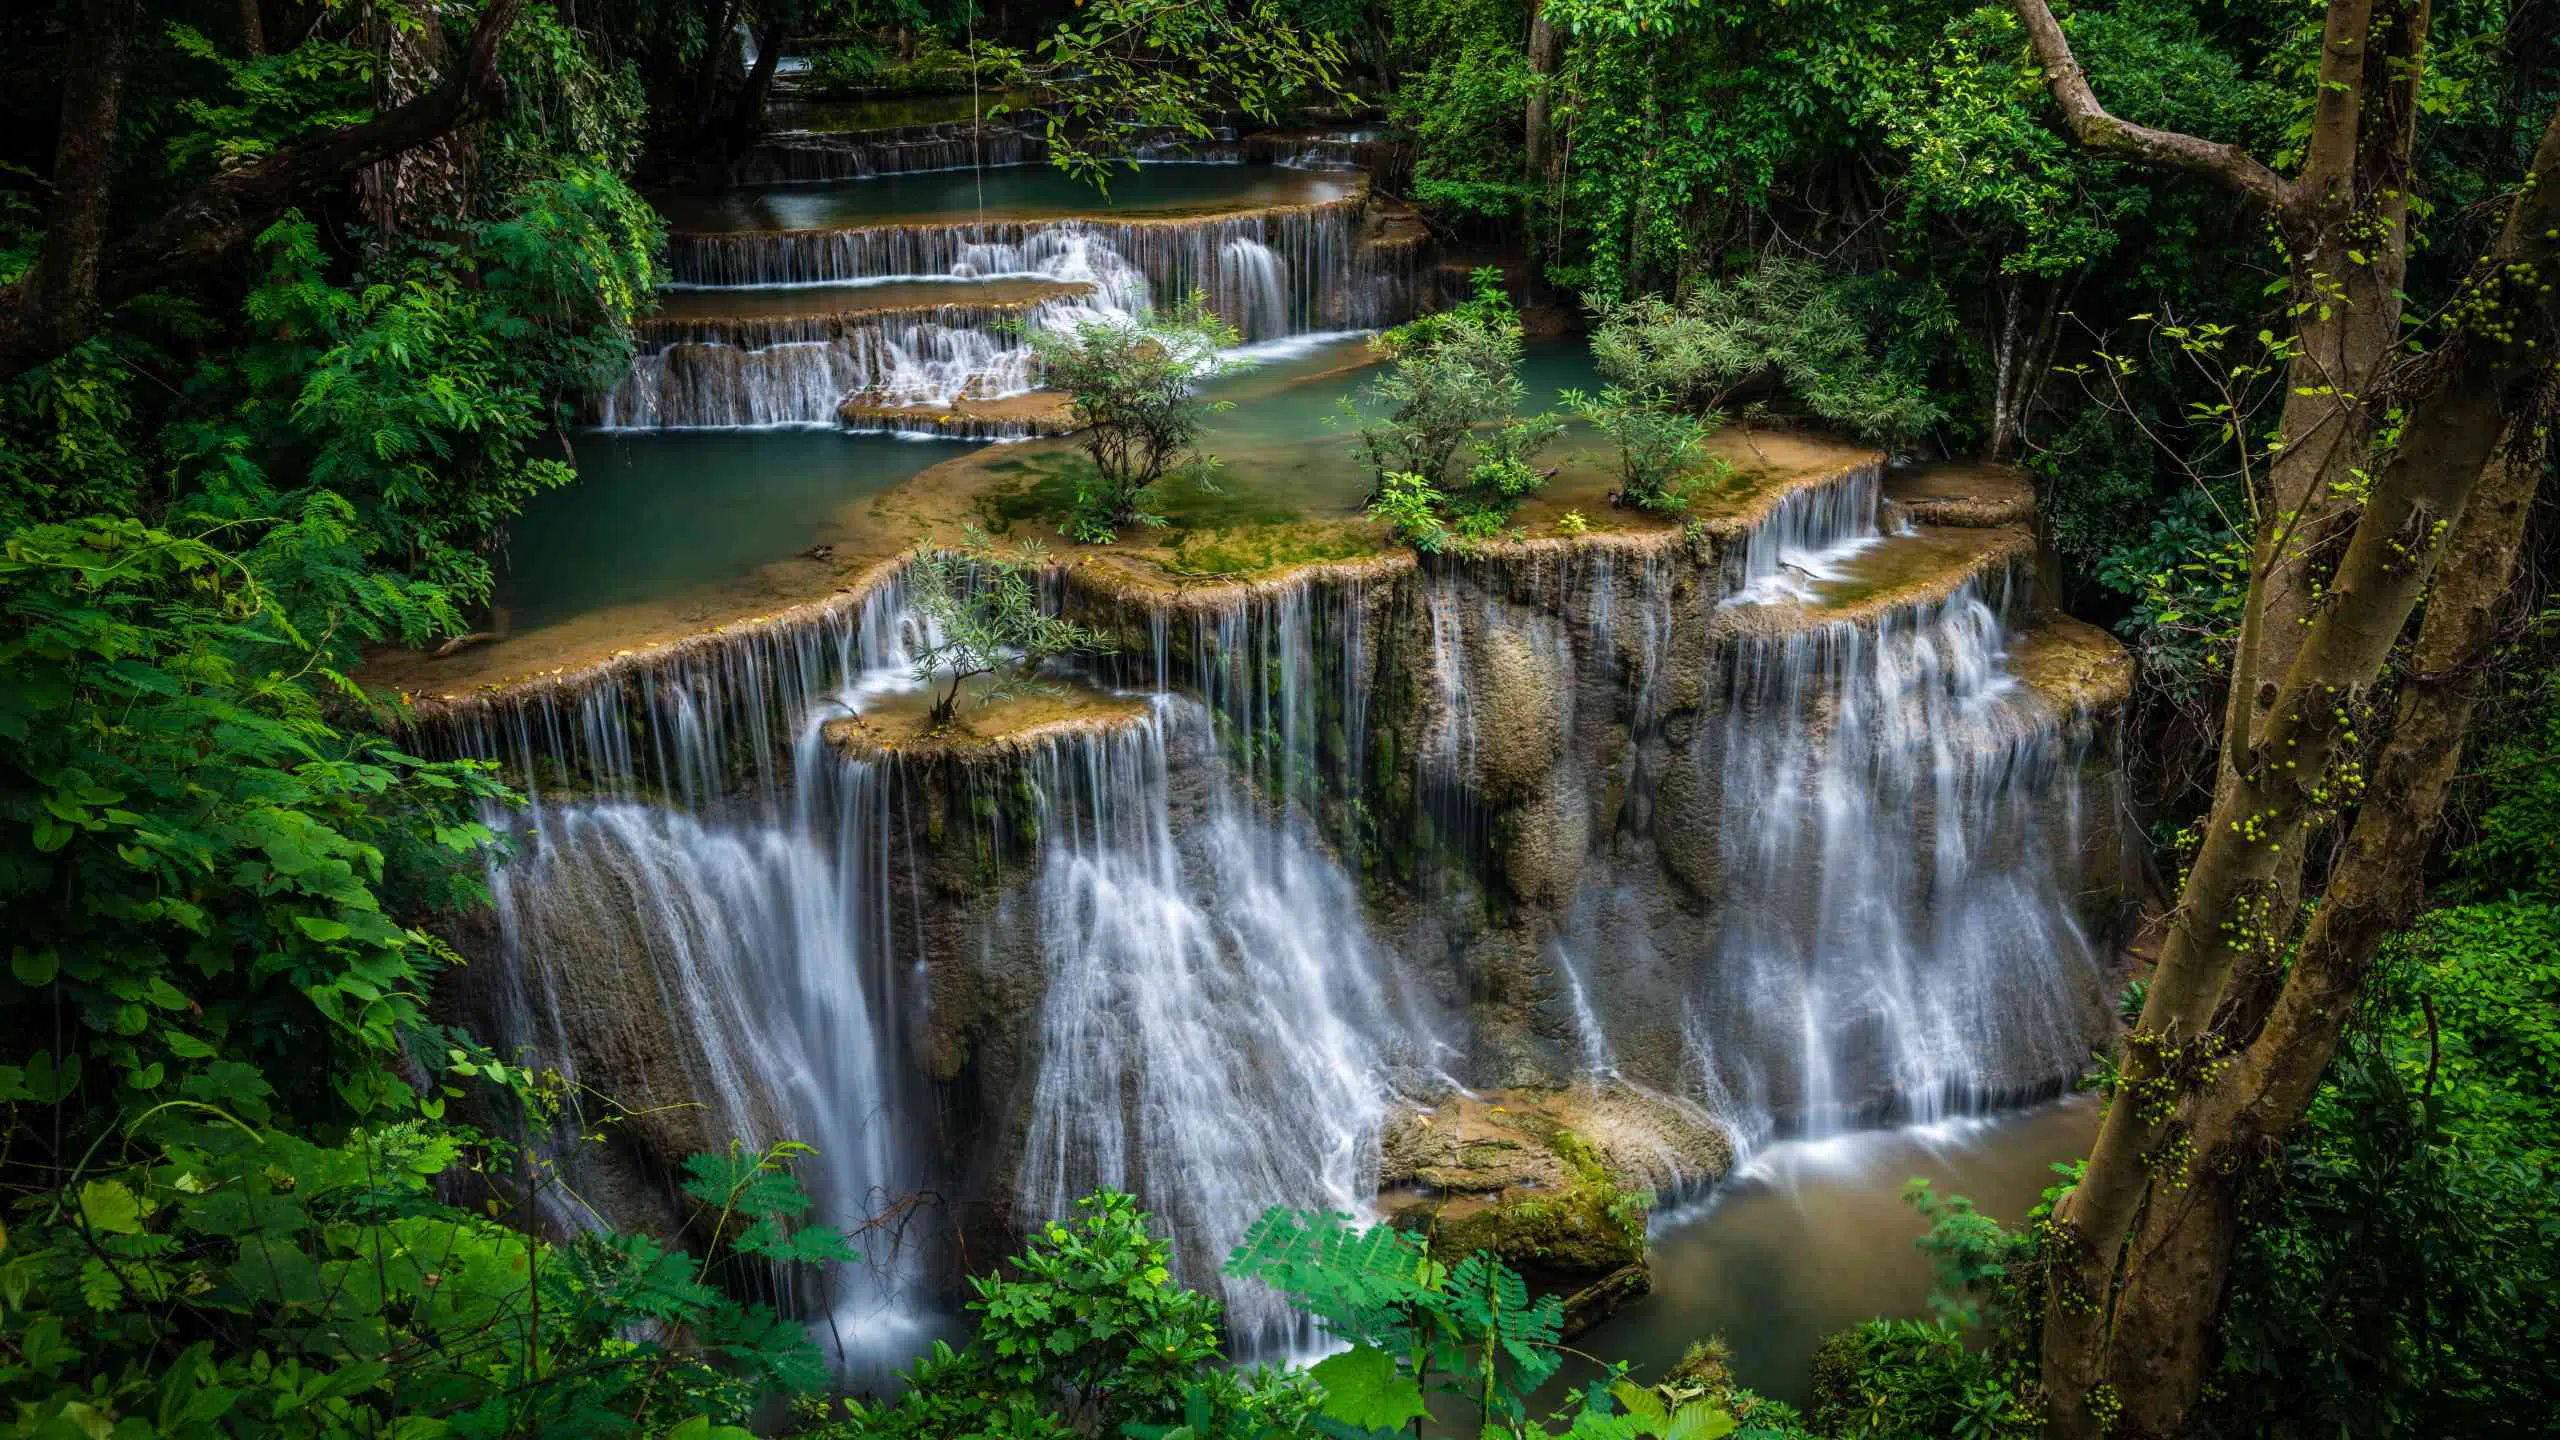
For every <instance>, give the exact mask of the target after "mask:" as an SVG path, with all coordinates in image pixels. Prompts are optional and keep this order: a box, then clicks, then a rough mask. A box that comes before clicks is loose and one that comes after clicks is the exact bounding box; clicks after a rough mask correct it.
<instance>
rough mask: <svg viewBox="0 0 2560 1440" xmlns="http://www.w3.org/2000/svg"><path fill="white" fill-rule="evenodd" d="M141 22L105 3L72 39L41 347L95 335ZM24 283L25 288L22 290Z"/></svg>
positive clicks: (132, 6)
mask: <svg viewBox="0 0 2560 1440" xmlns="http://www.w3.org/2000/svg"><path fill="white" fill-rule="evenodd" d="M141 21H142V7H141V6H140V5H139V4H137V3H135V0H107V3H105V4H101V5H98V6H96V7H95V8H94V9H92V10H91V11H90V12H89V15H88V17H87V23H85V24H81V25H78V26H76V27H75V28H74V29H73V30H72V33H71V54H70V62H69V63H70V68H69V70H68V72H67V73H66V74H65V75H64V76H63V82H62V132H61V134H59V135H57V136H56V137H55V138H54V147H53V204H52V206H51V208H50V209H48V210H47V211H46V213H45V226H44V239H43V241H42V242H41V243H40V244H39V245H38V247H37V250H36V263H35V269H34V271H33V273H32V277H31V278H32V279H33V281H34V318H33V324H32V325H31V326H30V327H29V328H30V330H31V331H32V332H33V336H34V338H35V341H36V343H37V344H39V345H41V346H42V347H43V348H45V349H46V350H49V351H62V350H67V349H69V348H70V347H72V346H73V345H76V344H78V343H79V342H80V340H81V339H82V338H83V337H84V336H86V335H88V334H89V332H90V331H92V330H94V329H95V328H97V323H98V310H99V300H98V267H99V262H100V257H101V254H102V252H103V251H104V249H105V246H106V232H107V189H108V184H109V182H110V181H112V180H113V179H114V178H115V167H116V124H117V118H118V116H119V115H120V114H121V113H122V111H123V107H124V77H125V69H126V67H127V65H128V64H129V63H130V62H131V60H132V57H133V33H134V31H135V29H136V28H137V27H138V26H139V25H140V24H141ZM21 283H22V284H23V283H24V282H23V281H22V282H21Z"/></svg>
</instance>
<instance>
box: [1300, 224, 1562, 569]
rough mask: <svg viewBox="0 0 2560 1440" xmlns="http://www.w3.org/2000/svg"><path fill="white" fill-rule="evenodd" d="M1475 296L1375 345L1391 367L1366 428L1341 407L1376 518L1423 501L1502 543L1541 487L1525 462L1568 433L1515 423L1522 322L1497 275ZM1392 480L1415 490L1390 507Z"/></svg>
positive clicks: (1377, 386) (1357, 414)
mask: <svg viewBox="0 0 2560 1440" xmlns="http://www.w3.org/2000/svg"><path fill="white" fill-rule="evenodd" d="M1475 287H1476V289H1475V295H1474V297H1473V298H1472V299H1470V300H1468V301H1467V302H1466V303H1464V304H1462V305H1460V306H1458V307H1457V308H1455V309H1453V310H1447V311H1443V312H1441V313H1439V314H1436V315H1426V316H1424V317H1423V318H1421V319H1419V320H1416V321H1413V322H1412V323H1410V324H1407V325H1402V326H1398V327H1397V328H1395V329H1393V330H1389V331H1387V332H1386V333H1385V334H1384V335H1381V336H1380V337H1379V338H1378V340H1377V342H1376V344H1377V348H1378V350H1379V352H1380V353H1381V354H1383V355H1386V356H1387V357H1388V358H1389V360H1390V362H1391V363H1390V364H1389V366H1388V369H1387V371H1386V373H1385V374H1383V375H1381V376H1379V377H1378V378H1377V379H1376V380H1373V381H1371V382H1370V383H1369V385H1368V386H1367V388H1366V389H1365V390H1364V391H1363V393H1362V399H1363V400H1364V401H1365V402H1366V408H1367V412H1368V414H1367V417H1366V418H1364V417H1363V414H1362V410H1361V408H1360V407H1355V406H1354V405H1352V404H1351V402H1350V401H1348V400H1346V401H1344V402H1343V412H1342V413H1343V418H1344V419H1345V420H1346V421H1347V422H1349V423H1352V424H1355V425H1357V426H1358V429H1359V436H1360V448H1361V451H1362V453H1363V454H1364V455H1366V456H1367V458H1368V461H1369V468H1370V472H1371V474H1372V476H1373V479H1372V481H1371V486H1370V495H1369V498H1370V503H1371V505H1372V507H1377V506H1380V505H1382V504H1383V505H1384V506H1385V507H1386V509H1387V510H1388V512H1390V513H1389V515H1388V518H1390V519H1391V520H1393V519H1394V512H1398V511H1399V510H1400V509H1403V508H1409V507H1410V506H1411V505H1412V504H1413V503H1414V502H1415V501H1416V500H1417V499H1419V498H1423V496H1424V492H1425V491H1427V492H1428V498H1429V500H1430V504H1431V505H1432V507H1433V508H1434V510H1435V512H1436V513H1437V514H1439V516H1440V518H1442V519H1443V520H1445V521H1447V522H1448V523H1449V524H1450V525H1451V526H1452V527H1453V528H1456V529H1459V530H1463V531H1466V532H1468V533H1470V534H1473V535H1474V536H1476V537H1477V538H1483V537H1486V536H1490V535H1494V534H1498V533H1500V531H1501V529H1502V526H1503V524H1504V522H1506V521H1507V520H1508V519H1509V518H1510V515H1511V512H1512V511H1513V510H1515V509H1517V508H1518V507H1519V504H1520V502H1521V501H1522V500H1524V499H1526V498H1527V497H1529V496H1531V495H1534V494H1536V493H1537V492H1538V491H1539V490H1540V489H1541V488H1543V487H1544V486H1545V484H1546V480H1547V477H1546V475H1545V473H1544V472H1542V471H1540V470H1538V469H1537V468H1536V467H1535V466H1533V465H1532V464H1531V463H1530V462H1531V461H1532V460H1533V459H1535V458H1536V456H1537V454H1538V453H1539V452H1540V451H1542V450H1544V449H1545V448H1546V447H1547V446H1548V445H1549V444H1550V443H1552V442H1553V441H1554V439H1555V438H1556V436H1558V435H1559V434H1561V433H1563V430H1564V422H1563V421H1562V420H1561V419H1559V418H1558V417H1556V416H1554V415H1543V414H1542V415H1522V414H1521V413H1520V409H1521V407H1522V405H1523V404H1525V403H1526V401H1527V399H1528V387H1527V386H1526V385H1525V384H1523V383H1522V381H1521V379H1520V356H1521V331H1520V317H1519V313H1518V312H1517V311H1515V310H1514V309H1513V308H1512V306H1511V301H1510V299H1509V297H1507V296H1506V295H1505V294H1504V293H1503V291H1502V277H1501V273H1500V272H1499V271H1495V270H1490V269H1487V270H1479V271H1477V272H1476V274H1475ZM1397 477H1405V478H1406V479H1407V480H1409V481H1410V482H1412V483H1408V484H1406V485H1404V486H1403V488H1402V493H1401V494H1399V495H1396V496H1394V497H1390V494H1389V492H1390V489H1391V488H1393V484H1394V481H1395V480H1396V478H1397ZM1417 487H1418V488H1417ZM1400 528H1404V527H1401V526H1400ZM1417 533H1418V532H1417Z"/></svg>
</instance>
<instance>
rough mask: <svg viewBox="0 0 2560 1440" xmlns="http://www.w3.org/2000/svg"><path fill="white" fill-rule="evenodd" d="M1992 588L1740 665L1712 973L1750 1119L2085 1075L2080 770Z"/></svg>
mask: <svg viewBox="0 0 2560 1440" xmlns="http://www.w3.org/2000/svg"><path fill="white" fill-rule="evenodd" d="M2005 637H2006V627H2005V626H2004V625H2003V623H2002V621H2001V618H2000V616H1999V615H1998V614H1997V612H1995V611H1994V609H1993V608H1992V606H1991V605H1990V604H1989V603H1987V602H1986V600H1985V599H1984V597H1983V595H1982V593H1981V591H1980V590H1979V588H1978V587H1977V586H1975V585H1973V584H1968V585H1966V586H1964V587H1963V588H1961V589H1959V590H1958V591H1957V592H1956V593H1955V594H1954V595H1953V596H1951V597H1949V598H1948V599H1946V600H1943V601H1938V602H1933V603H1929V604H1925V605H1921V606H1915V607H1906V608H1904V609H1900V610H1894V611H1889V612H1887V613H1886V614H1885V615H1884V616H1882V617H1881V618H1879V619H1877V620H1875V621H1873V622H1868V623H1863V624H1853V623H1848V622H1834V623H1827V624H1819V625H1815V626H1812V627H1810V628H1806V629H1802V630H1798V631H1795V632H1792V633H1784V634H1778V635H1767V634H1756V633H1748V632H1746V633H1743V634H1741V635H1738V636H1737V637H1735V638H1734V639H1733V641H1732V642H1731V643H1732V649H1731V653H1730V656H1729V659H1728V662H1727V664H1728V667H1729V668H1728V687H1729V694H1728V696H1727V701H1726V706H1727V708H1726V714H1725V723H1724V726H1723V733H1722V736H1721V747H1720V748H1721V751H1722V753H1721V756H1720V757H1711V756H1709V755H1708V753H1707V751H1706V749H1705V747H1703V746H1702V747H1701V751H1700V754H1699V757H1698V761H1697V763H1700V764H1712V765H1714V766H1716V768H1717V769H1718V770H1719V772H1720V786H1719V789H1720V791H1721V794H1722V796H1723V821H1722V827H1721V835H1722V842H1721V843H1722V848H1723V852H1724V861H1723V877H1724V887H1725V888H1724V893H1723V895H1722V896H1720V897H1719V904H1720V908H1721V912H1722V916H1723V919H1722V922H1721V925H1720V928H1719V933H1718V934H1717V935H1716V937H1715V940H1714V944H1713V963H1712V966H1711V969H1710V972H1709V975H1708V979H1707V983H1706V985H1705V987H1704V990H1705V996H1706V1000H1707V1009H1708V1014H1709V1016H1710V1017H1711V1018H1710V1028H1711V1032H1712V1037H1713V1038H1712V1048H1713V1051H1714V1057H1715V1058H1714V1060H1713V1062H1712V1064H1713V1066H1714V1068H1715V1069H1716V1070H1718V1071H1719V1072H1720V1073H1719V1083H1720V1086H1721V1088H1722V1089H1723V1090H1725V1091H1726V1092H1727V1093H1729V1094H1730V1095H1731V1096H1732V1097H1734V1098H1735V1099H1736V1100H1738V1101H1739V1102H1740V1104H1739V1105H1738V1107H1736V1108H1737V1110H1738V1112H1739V1115H1740V1117H1741V1118H1742V1120H1743V1121H1744V1123H1745V1125H1746V1126H1747V1127H1754V1128H1760V1129H1766V1128H1767V1127H1768V1126H1769V1125H1770V1124H1771V1123H1772V1121H1773V1117H1787V1118H1788V1119H1790V1120H1791V1123H1792V1127H1793V1128H1796V1129H1800V1130H1805V1131H1810V1132H1813V1133H1822V1132H1824V1131H1828V1130H1833V1129H1838V1128H1842V1127H1844V1126H1846V1125H1849V1124H1852V1123H1856V1122H1861V1121H1863V1122H1868V1123H1872V1122H1873V1121H1874V1120H1875V1119H1877V1118H1879V1117H1881V1116H1886V1115H1901V1116H1908V1117H1912V1118H1918V1119H1931V1118H1935V1117H1937V1116H1939V1115H1942V1114H1944V1113H1946V1112H1948V1111H1950V1110H1952V1109H1956V1108H1961V1107H1964V1106H1967V1105H1972V1104H1978V1103H1980V1102H1983V1101H1986V1100H1991V1099H1997V1098H2000V1097H2003V1096H2010V1095H2015V1094H2018V1093H2021V1092H2023V1091H2027V1090H2032V1089H2034V1088H2035V1087H2038V1086H2041V1085H2044V1084H2047V1083H2050V1082H2051V1081H2052V1080H2053V1079H2054V1078H2055V1077H2057V1076H2063V1075H2067V1074H2069V1073H2071V1072H2072V1070H2074V1069H2075V1068H2076V1067H2077V1066H2078V1064H2079V1063H2080V1061H2081V1060H2082V1059H2084V1058H2085V1055H2086V1045H2085V1040H2084V1038H2083V1037H2084V1034H2085V1028H2084V1024H2083V1021H2082V1017H2081V1011H2080V1002H2079V998H2078V997H2079V996H2080V995H2081V994H2082V993H2084V992H2085V990H2086V988H2087V984H2088V982H2089V980H2090V979H2091V978H2092V977H2093V976H2094V975H2095V973H2096V966H2097V960H2096V956H2095V955H2094V954H2093V953H2092V947H2091V945H2090V943H2089V940H2088V938H2087V937H2086V936H2085V935H2083V934H2082V933H2081V930H2080V927H2079V925H2078V923H2077V922H2076V921H2075V920H2074V918H2073V912H2072V906H2071V904H2070V899H2069V895H2068V893H2067V882H2066V875H2067V870H2066V866H2067V864H2068V860H2069V857H2071V856H2073V855H2074V854H2076V853H2077V849H2078V843H2079V836H2078V834H2077V833H2076V828H2077V825H2078V823H2079V813H2078V812H2079V799H2078V783H2079V782H2078V774H2079V770H2078V767H2077V765H2076V763H2073V762H2074V761H2075V760H2076V757H2075V756H2073V755H2071V754H2070V753H2069V749H2070V742H2069V741H2067V740H2066V738H2065V737H2064V736H2063V734H2062V733H2061V730H2060V728H2059V726H2058V724H2057V718H2058V717H2053V716H2050V715H2045V714H2042V713H2039V712H2038V711H2036V710H2035V709H2033V708H2031V707H2030V706H2028V705H2027V704H2025V703H2023V697H2022V696H2021V694H2020V692H2019V690H2018V687H2017V685H2016V682H2015V681H2014V680H2013V679H2011V678H2010V676H2009V673H2008V670H2007V667H2006V665H2005V663H2004V656H2003V644H2004V641H2005Z"/></svg>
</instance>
